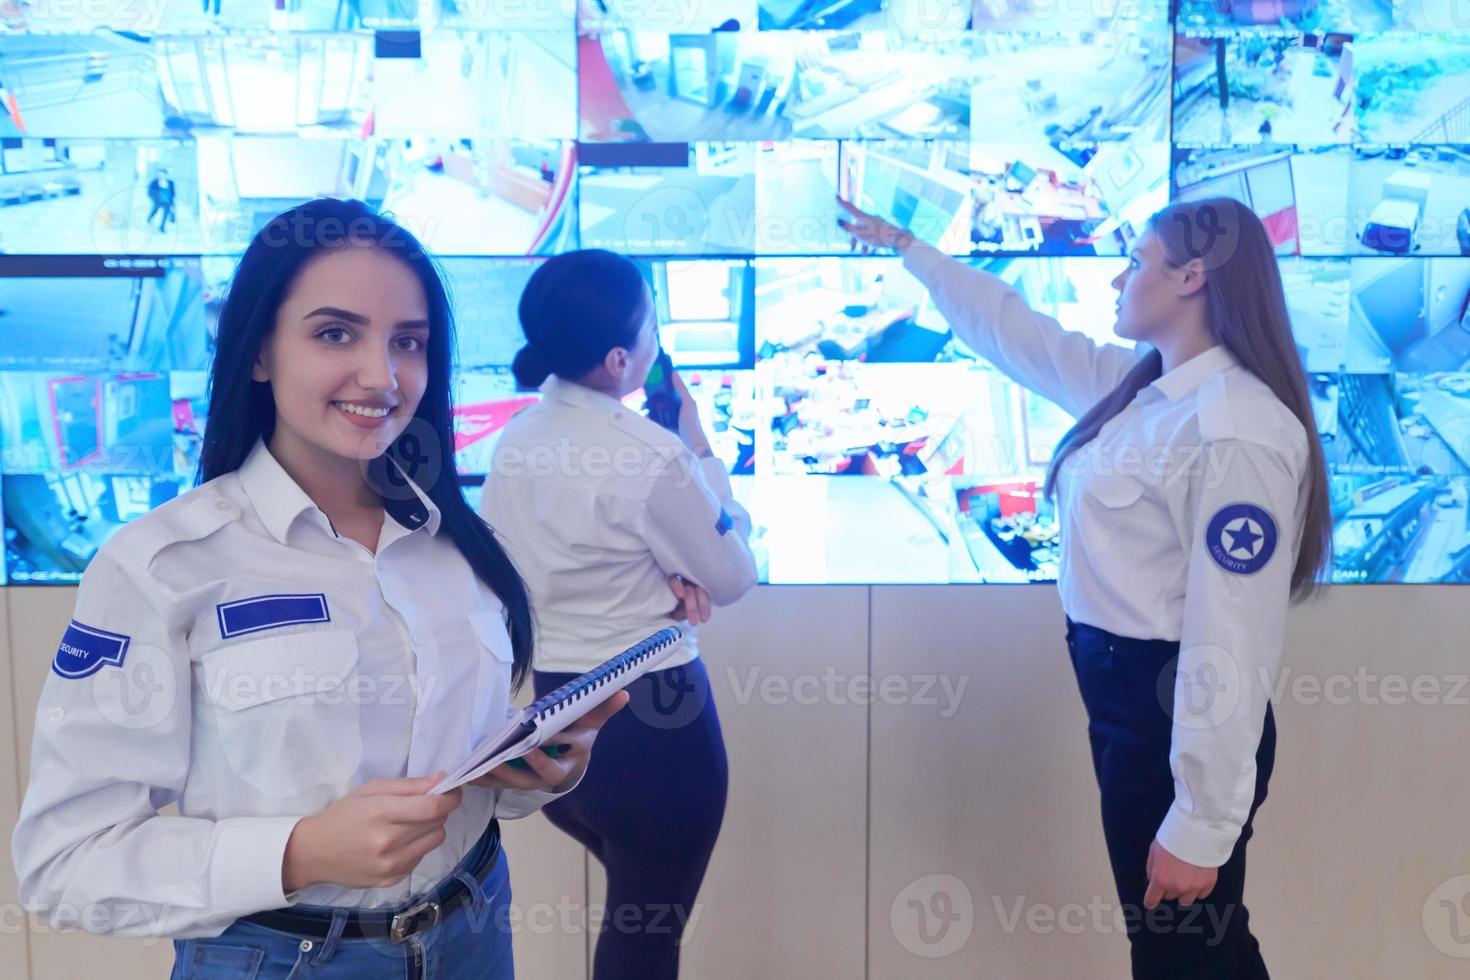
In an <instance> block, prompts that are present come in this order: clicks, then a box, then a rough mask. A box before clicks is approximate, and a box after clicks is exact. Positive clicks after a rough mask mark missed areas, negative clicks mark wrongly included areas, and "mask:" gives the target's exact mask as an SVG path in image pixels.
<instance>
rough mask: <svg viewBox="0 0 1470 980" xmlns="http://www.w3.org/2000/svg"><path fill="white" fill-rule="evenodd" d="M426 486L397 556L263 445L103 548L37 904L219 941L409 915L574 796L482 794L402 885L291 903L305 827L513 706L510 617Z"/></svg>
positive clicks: (432, 764)
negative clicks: (487, 844) (276, 919)
mask: <svg viewBox="0 0 1470 980" xmlns="http://www.w3.org/2000/svg"><path fill="white" fill-rule="evenodd" d="M409 486H410V487H412V484H409ZM412 490H413V493H414V494H415V495H416V497H417V499H409V500H405V501H399V502H390V504H389V506H388V508H387V509H388V511H389V513H388V514H386V515H385V516H384V520H383V528H382V533H381V536H380V538H379V540H378V549H377V553H376V555H374V554H372V553H369V551H368V550H367V549H366V548H364V547H363V546H362V545H360V544H358V543H357V542H356V541H353V540H352V539H350V538H346V537H338V536H337V534H336V533H335V532H334V531H333V529H332V527H331V524H330V522H329V521H328V520H327V518H326V515H325V514H323V513H322V512H321V511H320V510H319V509H317V507H316V506H315V505H314V504H313V503H312V501H311V498H310V497H308V496H307V495H306V493H305V492H304V491H303V490H302V489H301V488H300V486H298V485H297V484H296V482H295V481H293V480H292V479H291V477H290V476H289V475H288V474H287V473H286V471H285V470H284V469H282V468H281V466H280V464H279V463H278V462H276V460H275V457H273V456H272V455H271V453H270V452H269V451H268V450H267V449H266V447H265V445H264V444H263V443H257V444H256V446H255V448H254V450H253V451H252V452H251V454H250V455H249V457H248V458H247V459H246V460H245V463H244V465H243V466H241V468H240V469H239V470H238V471H236V472H234V473H230V474H226V475H224V476H221V477H219V478H218V479H215V480H211V481H209V482H208V483H206V484H204V485H203V486H200V487H197V488H195V489H193V490H191V491H189V492H188V493H185V494H183V495H181V496H180V497H178V498H176V499H175V500H172V501H170V502H169V503H167V504H164V505H163V506H162V507H159V508H158V509H156V510H154V511H151V512H149V513H148V514H145V515H143V516H142V517H140V518H138V519H137V520H135V521H133V522H132V523H130V524H128V525H126V526H125V527H123V528H122V529H121V530H119V531H118V532H117V534H116V535H114V536H113V538H112V539H111V540H109V541H108V542H107V543H106V545H104V546H103V548H102V549H101V551H100V552H98V554H97V556H96V558H95V559H94V560H93V561H92V563H91V564H90V565H89V566H88V568H87V571H86V574H85V575H84V576H83V577H82V582H81V586H80V589H79V590H78V593H77V604H76V612H75V618H74V619H73V621H72V624H71V626H70V627H69V628H68V629H67V632H66V635H65V638H64V639H63V641H62V645H61V647H60V650H59V652H58V653H57V655H56V660H55V661H54V665H53V668H52V672H51V675H50V676H49V677H48V678H47V679H46V685H45V688H44V690H43V692H42V695H41V702H40V707H39V710H38V714H37V718H36V734H35V747H34V752H33V756H32V764H31V778H30V786H29V787H28V789H27V791H26V796H25V801H24V803H23V805H22V807H21V813H20V820H19V823H18V825H17V827H16V831H15V839H14V845H13V846H14V857H15V863H16V868H17V870H18V872H19V877H20V895H21V898H22V900H23V902H24V903H25V904H26V905H27V907H28V908H30V909H31V910H32V911H36V912H38V913H40V914H43V915H46V916H48V917H49V919H50V921H51V922H52V923H53V924H55V925H58V926H59V925H63V924H69V925H75V924H78V922H79V921H80V924H82V925H84V926H85V927H86V928H88V929H90V930H93V931H101V932H115V933H121V934H129V935H140V934H147V935H155V936H156V935H175V936H210V935H218V934H219V933H220V932H221V931H223V930H224V928H225V927H226V926H228V925H229V924H230V922H231V921H232V920H234V919H235V918H237V917H239V916H242V915H246V914H249V913H252V912H258V911H261V910H264V909H272V908H279V907H282V906H285V905H287V904H290V903H295V902H304V903H308V904H313V905H346V906H383V905H390V904H394V903H398V902H401V901H403V900H405V899H407V898H409V897H410V896H411V895H413V894H415V893H417V892H420V891H422V890H423V889H425V888H427V887H428V886H430V885H432V884H433V883H435V882H436V881H438V880H439V879H440V878H442V877H443V876H444V875H446V874H447V873H448V872H449V871H451V870H452V869H453V867H454V866H455V865H456V864H457V863H458V862H459V860H460V859H461V858H462V857H463V856H464V854H465V853H467V852H468V850H469V849H470V847H471V846H472V845H473V844H474V842H475V841H476V839H478V838H479V836H480V835H481V833H482V832H483V831H484V829H485V827H486V826H487V825H488V824H489V821H490V819H491V818H492V817H493V816H498V817H503V818H514V817H520V816H524V815H526V814H527V813H530V812H533V811H534V810H536V809H537V808H539V807H540V806H541V805H542V804H543V803H544V802H546V801H547V800H549V799H552V798H554V795H555V794H552V793H549V792H520V791H510V790H501V791H493V790H488V789H481V788H478V787H474V786H466V787H465V789H464V799H463V803H462V804H461V805H460V807H459V808H458V809H456V810H455V811H454V812H453V813H452V814H451V815H450V816H449V818H448V820H447V822H446V824H445V830H446V833H447V837H446V840H445V842H444V843H443V844H442V845H440V847H439V848H437V849H436V850H434V851H432V852H431V853H429V854H428V855H426V856H425V857H424V859H423V860H422V861H421V862H420V863H419V865H418V867H417V869H415V871H414V873H413V874H412V875H410V876H409V877H408V878H407V879H405V880H404V881H403V882H400V883H399V884H397V885H394V886H392V887H387V888H377V889H371V890H363V889H350V888H342V887H338V886H336V885H332V884H319V885H313V886H311V887H308V888H305V889H302V890H301V891H299V892H295V893H293V894H292V895H290V896H289V897H288V896H287V895H284V894H282V890H281V862H282V858H283V856H284V852H285V847H286V840H287V838H288V837H289V836H290V834H291V830H292V828H293V827H294V826H295V824H296V821H297V820H298V819H299V818H300V817H302V816H304V815H307V814H310V813H314V812H316V811H319V810H321V809H323V808H325V807H326V806H327V805H328V804H329V803H331V802H332V801H334V800H336V799H338V798H339V797H341V796H343V795H345V794H346V793H347V792H348V791H349V790H351V789H352V788H354V787H356V786H358V785H360V784H362V783H365V782H367V781H369V780H372V779H377V778H380V777H404V776H424V775H431V774H433V773H434V772H436V771H438V770H440V769H445V770H447V769H450V768H452V767H453V766H455V765H456V764H458V763H459V762H460V761H462V759H463V758H464V757H465V754H466V752H467V751H468V749H469V747H470V745H471V744H472V743H473V742H474V741H475V740H476V739H477V738H478V737H479V736H481V735H483V734H485V733H488V732H490V731H492V730H494V729H495V728H498V727H499V726H500V725H503V724H504V722H505V720H506V719H507V718H508V717H509V714H510V713H511V710H512V709H511V707H510V675H511V662H512V654H511V644H510V636H509V633H508V631H507V629H506V625H505V620H504V607H503V606H502V605H501V603H500V600H499V599H497V598H496V596H495V594H494V593H493V592H492V591H491V590H490V589H489V587H488V586H486V585H485V584H484V583H483V582H481V581H480V580H479V579H478V578H477V577H476V576H475V575H474V573H473V572H472V570H471V568H470V566H469V564H468V563H467V562H466V561H465V559H464V557H463V556H462V555H461V554H460V553H459V551H458V549H457V548H456V547H455V546H454V543H453V541H452V540H451V539H450V538H449V537H448V535H440V534H437V533H436V532H437V531H438V527H439V520H440V515H439V511H438V509H437V508H436V507H435V506H434V505H433V504H432V503H431V502H430V501H429V499H428V497H426V496H424V495H423V494H422V492H420V491H419V490H418V488H417V487H412ZM170 803H177V804H178V815H177V816H173V815H168V816H164V815H160V814H159V813H158V811H159V809H160V808H162V807H165V806H167V805H168V804H170Z"/></svg>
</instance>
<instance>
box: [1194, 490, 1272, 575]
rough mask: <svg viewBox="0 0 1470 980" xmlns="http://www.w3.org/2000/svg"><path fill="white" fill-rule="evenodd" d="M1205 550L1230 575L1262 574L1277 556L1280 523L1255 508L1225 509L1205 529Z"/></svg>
mask: <svg viewBox="0 0 1470 980" xmlns="http://www.w3.org/2000/svg"><path fill="white" fill-rule="evenodd" d="M1205 547H1207V548H1209V549H1210V557H1211V558H1213V559H1215V564H1216V565H1219V566H1220V567H1221V568H1223V569H1225V571H1227V572H1234V573H1235V574H1237V575H1250V574H1252V573H1254V572H1259V571H1260V570H1261V569H1262V568H1265V567H1266V562H1268V561H1270V560H1271V556H1272V555H1273V554H1275V552H1276V519H1275V518H1273V517H1272V516H1271V514H1270V512H1269V511H1267V510H1266V509H1265V508H1264V507H1257V506H1256V505H1255V504H1229V505H1227V506H1225V507H1221V508H1220V509H1219V510H1218V511H1216V512H1215V516H1214V517H1212V518H1210V523H1209V526H1208V527H1207V528H1206V529H1205Z"/></svg>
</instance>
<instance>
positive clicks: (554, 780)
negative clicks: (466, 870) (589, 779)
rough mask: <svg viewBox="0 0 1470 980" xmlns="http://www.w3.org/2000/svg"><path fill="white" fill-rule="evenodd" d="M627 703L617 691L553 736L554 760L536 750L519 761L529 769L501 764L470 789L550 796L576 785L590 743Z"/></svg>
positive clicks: (624, 693) (624, 694) (625, 694)
mask: <svg viewBox="0 0 1470 980" xmlns="http://www.w3.org/2000/svg"><path fill="white" fill-rule="evenodd" d="M627 703H628V692H627V691H619V692H617V693H616V694H614V695H613V696H612V697H610V698H608V699H607V700H606V701H604V702H602V704H599V705H598V706H597V707H595V708H593V709H592V710H591V711H589V712H587V713H586V714H585V715H583V716H582V717H581V718H578V719H577V720H576V721H574V722H573V723H572V724H570V725H568V726H567V727H566V728H564V729H562V731H560V732H559V733H557V734H556V735H553V736H552V737H551V744H553V745H559V746H563V750H562V751H561V752H560V753H558V754H557V755H556V756H555V757H554V758H553V757H552V756H549V755H547V754H546V753H545V752H543V751H542V750H541V749H539V748H538V749H533V750H532V751H531V752H530V754H528V755H524V756H522V757H521V758H522V759H524V760H525V762H526V764H527V765H528V766H530V767H531V768H530V769H521V768H519V767H517V766H513V765H511V764H510V763H509V762H506V763H502V764H501V765H498V766H496V767H495V768H494V769H491V770H490V771H489V772H487V773H485V775H483V776H481V777H480V778H479V779H473V780H471V781H470V785H471V786H483V787H484V788H485V789H540V790H549V791H551V792H553V793H556V792H560V791H561V789H562V787H566V786H573V785H575V784H576V782H577V780H579V779H581V778H582V773H584V772H586V771H587V763H588V762H589V761H590V760H591V758H592V743H593V742H595V741H597V733H598V731H599V730H601V728H602V726H603V724H604V723H606V721H607V720H608V719H609V718H611V717H612V716H613V715H615V714H617V713H618V712H619V711H621V710H622V708H623V705H625V704H627Z"/></svg>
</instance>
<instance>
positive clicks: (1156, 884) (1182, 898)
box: [1143, 840, 1220, 909]
mask: <svg viewBox="0 0 1470 980" xmlns="http://www.w3.org/2000/svg"><path fill="white" fill-rule="evenodd" d="M1145 871H1146V873H1147V874H1148V891H1147V892H1145V893H1144V896H1143V907H1144V908H1146V909H1151V908H1153V907H1154V906H1155V905H1158V904H1159V903H1160V902H1166V901H1168V900H1169V899H1171V898H1173V899H1178V900H1179V904H1180V905H1193V904H1194V903H1195V902H1197V901H1199V900H1200V899H1202V898H1209V897H1210V892H1212V891H1214V890H1215V881H1216V879H1217V878H1219V877H1220V869H1219V868H1201V867H1200V866H1199V865H1197V864H1190V863H1189V862H1188V861H1181V860H1180V859H1179V858H1177V857H1175V856H1174V855H1172V854H1170V853H1169V852H1168V851H1166V850H1164V845H1162V844H1160V843H1159V842H1158V841H1157V840H1156V841H1154V842H1153V843H1152V844H1150V845H1149V847H1148V865H1147V867H1146V869H1145Z"/></svg>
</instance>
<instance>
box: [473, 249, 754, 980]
mask: <svg viewBox="0 0 1470 980" xmlns="http://www.w3.org/2000/svg"><path fill="white" fill-rule="evenodd" d="M654 310H655V307H654V301H653V295H652V293H651V292H650V290H649V288H648V286H647V284H646V282H645V280H644V278H643V276H642V274H641V272H640V270H639V268H638V266H637V265H635V264H634V263H633V262H632V261H630V260H628V259H626V258H624V257H623V256H620V255H616V254H614V253H612V252H606V251H601V250H596V249H589V250H584V251H577V252H568V253H565V254H562V255H557V256H553V257H552V258H550V259H548V260H547V261H546V262H544V263H543V264H541V265H540V266H539V267H538V268H537V269H536V271H535V272H534V273H533V274H532V275H531V278H530V281H529V282H527V284H526V288H525V291H524V292H523V293H522V295H521V301H520V307H519V314H520V321H521V328H522V329H523V330H524V331H525V335H526V345H525V347H523V348H522V349H521V351H520V352H519V353H518V354H517V355H516V358H515V365H514V370H515V375H516V379H517V381H519V382H520V384H521V385H522V386H523V387H526V388H539V389H540V390H541V394H542V396H543V397H542V400H541V401H540V403H538V404H536V405H534V406H532V407H531V408H528V409H526V410H525V411H524V412H522V413H521V414H519V415H518V416H516V417H515V418H514V419H512V420H511V422H510V424H509V425H507V426H506V427H505V430H504V431H503V432H502V433H501V435H500V440H499V442H498V443H497V445H496V448H495V457H494V460H493V462H492V465H491V467H490V476H489V478H488V479H487V480H486V482H485V491H484V496H483V497H482V498H481V503H480V510H481V513H483V514H484V515H485V518H486V520H488V521H489V522H490V525H491V526H492V527H494V528H495V530H496V533H497V534H498V535H499V536H500V537H501V538H502V540H504V542H505V547H506V550H507V551H509V553H510V555H511V557H512V558H513V559H514V560H515V563H516V567H517V568H519V569H520V570H521V573H522V574H523V575H525V577H526V585H527V587H528V589H529V590H530V593H531V598H532V600H533V601H534V603H535V606H536V621H537V640H538V642H537V647H536V658H535V673H534V678H535V684H536V691H537V693H538V694H540V693H544V692H546V691H550V690H554V689H555V688H557V687H559V686H560V685H562V684H564V683H565V682H566V681H568V680H569V679H571V678H572V677H574V676H576V674H577V673H579V672H581V671H584V670H587V669H590V668H592V667H595V666H596V665H597V664H598V663H600V662H601V661H602V660H604V659H605V658H607V657H609V656H612V655H613V654H615V653H617V652H618V651H619V650H621V649H623V648H624V647H626V646H627V645H628V644H629V643H631V642H635V641H636V640H637V639H639V638H641V637H644V636H647V635H648V634H649V633H651V632H653V631H655V630H657V629H660V628H662V627H665V626H668V625H670V624H671V623H673V622H677V621H680V620H687V621H688V623H689V624H690V628H689V629H687V631H686V634H685V638H684V639H683V640H682V641H681V646H680V648H679V649H678V651H677V652H676V653H675V654H673V656H672V657H671V658H670V659H669V661H668V662H666V665H665V666H664V667H663V668H662V669H660V670H656V671H652V672H650V673H649V674H647V675H645V676H644V677H642V678H639V680H637V681H636V682H634V683H633V684H632V685H631V686H630V687H629V694H630V695H631V701H630V702H629V709H628V710H627V711H624V712H623V713H622V714H620V715H618V716H617V717H616V718H614V719H612V720H611V721H610V722H609V723H608V725H607V727H606V729H605V730H604V732H603V736H602V737H603V746H604V748H603V751H601V752H600V753H599V754H598V761H597V763H596V764H595V765H593V766H591V767H590V768H589V769H588V771H587V776H586V778H585V779H584V780H583V781H582V784H581V785H580V786H579V787H578V789H577V792H576V793H575V794H573V795H571V796H569V797H567V798H566V799H564V800H557V801H556V802H555V803H553V804H551V805H550V806H548V807H547V808H546V811H545V812H546V817H547V819H549V820H550V821H551V822H552V823H553V824H555V825H556V826H557V827H559V828H561V829H562V830H564V831H565V832H566V833H568V834H570V835H571V836H572V837H574V838H576V839H577V840H578V841H580V842H581V843H582V844H584V845H585V846H586V847H587V849H588V850H589V851H590V852H591V853H592V856H593V857H595V858H597V860H598V861H600V862H602V864H603V866H604V867H605V868H606V869H607V927H606V928H605V929H604V930H603V932H602V935H601V936H600V937H599V938H598V940H597V953H596V957H595V962H594V965H593V976H594V977H595V978H596V980H622V978H626V980H669V978H673V977H675V976H677V975H678V964H679V943H680V939H681V937H682V935H683V931H684V927H685V925H686V924H687V923H688V921H689V919H690V918H691V917H692V915H693V914H694V911H695V909H694V900H695V896H696V895H697V894H698V893H699V886H700V883H701V882H702V881H703V878H704V872H705V868H706V866H707V865H708V863H709V858H710V853H711V852H712V851H713V849H714V845H715V839H716V838H717V837H718V836H719V831H720V823H721V821H722V819H723V817H724V812H725V792H726V783H727V766H726V759H725V743H724V740H723V738H722V736H721V734H720V722H719V717H718V715H717V714H716V711H715V703H714V700H713V698H712V697H711V693H710V687H709V679H708V676H707V675H706V673H705V669H704V665H703V662H702V661H701V660H700V658H699V656H698V649H697V647H696V635H695V630H694V629H693V628H692V627H694V626H697V625H698V624H699V623H700V622H702V621H703V620H705V619H707V618H708V617H709V613H710V606H711V605H725V604H727V603H731V602H734V601H735V600H736V599H739V598H740V597H741V596H742V595H744V594H745V592H746V591H747V590H749V589H750V587H751V586H752V585H754V584H755V578H756V569H755V561H754V559H753V558H752V557H751V554H750V548H749V546H748V545H747V544H746V537H747V535H748V534H749V533H750V519H749V516H748V515H747V514H746V512H745V510H744V509H743V508H741V507H740V505H739V504H738V503H736V502H735V499H734V495H733V494H732V493H731V490H730V480H729V477H728V475H727V474H726V473H725V469H724V465H723V464H722V463H721V462H720V460H719V459H717V458H715V455H714V453H713V452H711V451H710V446H709V439H708V438H707V437H706V435H705V432H704V427H703V425H702V424H701V423H700V419H699V413H698V410H697V409H696V407H695V404H694V401H693V399H691V398H690V397H689V392H688V390H687V389H685V388H684V387H683V382H682V381H680V380H679V378H678V375H677V374H676V373H674V374H673V376H672V378H671V379H670V380H671V382H672V384H673V385H674V387H675V389H676V390H677V391H678V393H679V395H680V399H679V402H680V408H679V410H678V420H677V432H675V431H672V430H671V429H666V428H664V427H663V426H661V425H659V424H658V423H656V422H654V421H652V420H651V419H650V418H646V417H644V416H643V415H641V414H639V413H638V412H635V411H633V410H632V409H630V408H627V407H625V406H624V405H623V399H624V398H627V397H628V396H630V395H632V394H633V393H634V392H636V391H637V390H638V389H639V388H642V387H643V386H644V384H645V382H646V381H647V379H648V377H649V370H650V368H651V366H652V365H653V363H654V360H655V358H656V357H657V355H658V350H659V344H658V325H657V322H656V320H655V316H654ZM671 425H672V420H671Z"/></svg>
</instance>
